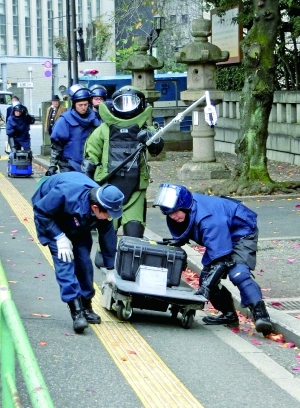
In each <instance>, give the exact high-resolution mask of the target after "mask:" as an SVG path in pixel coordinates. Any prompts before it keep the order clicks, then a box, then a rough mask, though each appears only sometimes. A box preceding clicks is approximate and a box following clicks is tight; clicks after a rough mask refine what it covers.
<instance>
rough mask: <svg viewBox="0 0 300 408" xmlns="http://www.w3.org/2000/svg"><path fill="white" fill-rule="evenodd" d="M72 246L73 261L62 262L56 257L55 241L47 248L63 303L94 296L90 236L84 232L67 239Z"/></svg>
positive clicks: (91, 241) (91, 242)
mask: <svg viewBox="0 0 300 408" xmlns="http://www.w3.org/2000/svg"><path fill="white" fill-rule="evenodd" d="M68 238H69V239H71V241H72V244H73V254H74V260H73V261H72V262H70V263H69V262H63V261H62V260H61V259H58V257H57V245H56V241H55V240H53V241H51V242H50V243H49V244H48V246H49V249H50V252H51V255H52V258H53V263H54V268H55V274H56V281H57V283H58V284H59V287H60V296H61V300H62V301H63V302H66V303H67V302H70V301H71V300H73V299H76V298H78V297H79V296H83V297H85V298H86V299H91V298H92V297H94V295H95V289H94V287H93V280H94V268H93V264H92V261H91V257H90V254H91V249H92V245H93V240H92V235H91V233H90V232H85V233H82V234H80V236H76V237H71V238H70V237H68Z"/></svg>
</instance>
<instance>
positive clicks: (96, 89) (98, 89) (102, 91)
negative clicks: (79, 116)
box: [90, 84, 107, 123]
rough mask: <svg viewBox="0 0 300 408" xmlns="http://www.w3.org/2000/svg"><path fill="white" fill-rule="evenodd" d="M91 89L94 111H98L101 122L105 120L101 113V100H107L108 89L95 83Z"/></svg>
mask: <svg viewBox="0 0 300 408" xmlns="http://www.w3.org/2000/svg"><path fill="white" fill-rule="evenodd" d="M90 91H91V106H92V109H93V111H94V112H95V113H96V115H97V118H98V119H100V121H101V123H102V122H103V120H101V117H100V114H99V105H100V103H101V102H105V101H106V98H107V90H106V88H105V87H104V86H103V85H99V84H95V85H93V86H91V87H90Z"/></svg>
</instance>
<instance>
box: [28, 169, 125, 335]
mask: <svg viewBox="0 0 300 408" xmlns="http://www.w3.org/2000/svg"><path fill="white" fill-rule="evenodd" d="M45 179H46V181H44V182H42V183H41V185H40V186H39V187H38V189H37V191H36V192H35V194H34V195H33V197H32V204H33V211H34V221H35V225H36V230H37V234H38V238H39V240H40V242H41V244H42V245H48V247H49V249H50V252H51V255H52V258H53V263H54V268H55V273H56V280H57V283H58V284H59V286H60V295H61V299H62V301H63V302H66V303H68V306H69V308H70V312H71V316H72V319H73V328H74V330H75V331H76V332H77V333H80V332H82V331H83V330H84V329H85V328H86V327H87V326H88V324H87V323H92V324H95V323H100V322H101V319H100V316H98V315H97V314H96V313H94V311H93V309H92V305H91V302H92V298H93V297H94V295H95V289H94V287H93V277H94V270H93V265H92V261H91V258H90V252H91V249H92V243H93V241H92V235H91V230H92V229H94V228H95V227H96V226H97V227H98V230H99V231H100V232H101V231H102V234H101V233H99V241H100V242H101V249H102V254H103V261H104V266H105V267H106V268H107V269H108V270H112V269H113V268H114V262H115V255H116V246H117V239H116V234H115V231H114V228H113V223H112V222H108V219H109V218H119V217H121V215H122V211H123V210H122V204H123V199H124V195H123V193H122V192H121V191H120V190H119V189H118V188H117V187H115V186H112V185H110V184H106V185H105V186H103V187H99V185H98V184H97V183H96V182H94V181H93V180H91V179H90V178H89V177H87V176H85V175H84V174H82V173H78V172H65V173H60V174H56V175H54V176H51V177H45ZM102 223H103V229H101V224H102Z"/></svg>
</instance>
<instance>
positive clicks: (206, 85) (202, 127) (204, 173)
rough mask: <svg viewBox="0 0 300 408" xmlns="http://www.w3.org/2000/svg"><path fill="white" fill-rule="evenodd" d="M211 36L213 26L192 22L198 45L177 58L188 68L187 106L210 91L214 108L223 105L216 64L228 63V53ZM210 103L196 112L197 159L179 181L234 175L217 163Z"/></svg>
mask: <svg viewBox="0 0 300 408" xmlns="http://www.w3.org/2000/svg"><path fill="white" fill-rule="evenodd" d="M210 35H211V22H210V20H206V19H204V18H198V19H196V20H194V21H193V22H192V36H193V37H194V38H195V40H194V42H192V43H190V44H187V45H186V46H185V47H183V48H182V49H181V50H180V51H179V52H177V53H176V54H175V58H176V61H177V62H182V63H184V64H186V65H187V90H186V91H183V92H181V93H180V98H181V100H182V101H184V102H185V103H186V104H189V105H190V104H192V103H193V102H195V101H196V100H197V99H199V98H201V96H203V95H204V94H205V91H209V94H210V99H211V102H212V104H213V105H216V104H218V103H220V102H221V101H222V99H223V92H222V91H218V90H217V89H216V87H217V85H216V63H217V62H221V61H227V60H228V58H229V53H228V51H221V50H220V48H219V47H217V46H216V45H214V44H211V43H209V42H208V37H209V36H210ZM205 106H206V102H203V103H202V104H200V105H199V107H197V109H195V110H193V112H192V121H193V127H192V133H191V135H192V137H193V158H192V162H189V163H185V164H184V165H183V167H182V168H181V170H179V178H180V179H181V180H184V179H185V178H187V177H190V178H192V179H215V178H228V177H229V176H230V171H229V170H228V169H227V168H226V166H225V165H224V164H223V163H221V162H217V160H216V157H215V148H214V136H215V131H214V128H212V127H210V126H208V125H207V123H206V122H205V120H204V107H205Z"/></svg>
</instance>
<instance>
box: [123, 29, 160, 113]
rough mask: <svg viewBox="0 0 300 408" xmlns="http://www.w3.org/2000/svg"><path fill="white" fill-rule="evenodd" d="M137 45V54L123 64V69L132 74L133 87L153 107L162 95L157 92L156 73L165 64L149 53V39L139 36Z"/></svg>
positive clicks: (136, 40)
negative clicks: (137, 89)
mask: <svg viewBox="0 0 300 408" xmlns="http://www.w3.org/2000/svg"><path fill="white" fill-rule="evenodd" d="M135 44H136V45H137V51H136V53H135V54H133V55H131V56H130V57H129V58H128V60H126V61H124V62H123V63H122V68H123V69H128V70H129V71H131V72H132V80H131V84H132V86H136V87H137V88H139V90H140V91H142V92H143V94H144V95H145V97H146V99H147V101H148V102H149V103H150V104H151V105H152V106H153V103H154V102H155V101H157V99H159V98H160V96H161V93H160V92H159V91H156V90H155V83H154V71H155V70H156V69H161V68H162V67H163V66H164V63H163V62H162V61H159V60H158V59H157V58H155V57H153V56H152V55H149V54H148V53H147V51H148V50H149V39H148V38H146V37H142V36H137V37H135Z"/></svg>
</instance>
